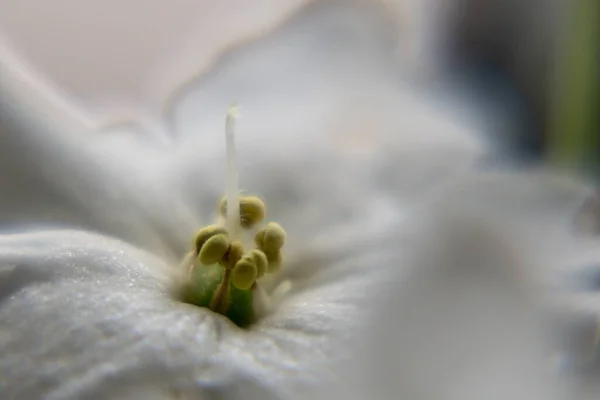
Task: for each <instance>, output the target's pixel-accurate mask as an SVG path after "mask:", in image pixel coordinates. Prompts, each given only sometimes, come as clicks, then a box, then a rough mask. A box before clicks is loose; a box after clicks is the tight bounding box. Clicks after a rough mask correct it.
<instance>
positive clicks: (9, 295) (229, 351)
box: [0, 231, 377, 398]
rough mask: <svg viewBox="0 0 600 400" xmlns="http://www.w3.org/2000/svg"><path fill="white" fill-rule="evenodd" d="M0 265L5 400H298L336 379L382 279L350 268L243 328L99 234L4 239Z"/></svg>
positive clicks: (159, 267)
mask: <svg viewBox="0 0 600 400" xmlns="http://www.w3.org/2000/svg"><path fill="white" fill-rule="evenodd" d="M0 265H2V266H7V267H6V268H4V271H3V272H1V274H2V277H1V278H0V279H2V286H1V288H2V293H0V295H1V298H2V300H1V303H0V326H1V329H0V331H1V332H2V334H0V351H1V352H2V354H3V356H2V357H1V358H0V383H1V384H0V387H1V388H2V390H1V393H2V397H3V398H4V397H6V398H38V397H40V396H42V395H43V396H44V397H46V398H84V397H85V398H89V397H93V398H106V397H110V398H115V397H118V396H125V395H132V394H133V393H135V395H136V397H137V396H138V395H139V394H140V393H154V394H155V395H156V396H159V397H160V395H162V396H163V397H165V396H168V395H169V394H171V395H177V394H179V395H184V396H197V395H199V394H202V393H213V392H219V393H222V394H223V395H226V394H228V393H232V392H235V391H236V390H242V392H243V393H245V394H247V393H253V392H254V393H255V392H257V391H258V392H259V393H263V395H266V396H274V397H275V398H281V397H282V396H285V397H286V398H294V396H297V397H299V398H302V396H301V395H300V394H299V393H307V391H309V390H311V387H313V386H314V385H316V384H317V383H321V382H325V381H327V380H332V379H334V378H335V376H333V375H332V371H331V365H332V364H331V363H332V361H333V360H335V359H337V358H338V357H343V356H344V354H345V352H344V351H342V349H341V348H340V346H341V343H342V342H343V339H344V337H345V336H348V335H349V333H350V332H352V331H353V329H354V328H353V327H354V326H357V325H358V324H360V321H362V319H363V316H362V314H361V312H362V307H361V303H362V301H363V299H364V297H365V293H367V292H368V291H369V290H374V287H373V286H372V285H374V284H375V283H376V279H373V278H372V277H373V276H377V274H372V271H371V272H370V273H369V274H367V273H365V272H364V270H363V272H362V273H357V272H356V271H358V270H356V269H354V271H355V272H354V273H343V274H341V275H339V279H336V280H335V281H334V282H331V281H327V280H326V279H322V280H321V282H322V283H321V284H315V285H313V286H312V288H311V289H310V290H303V291H300V292H298V293H296V294H294V295H292V296H290V297H288V298H287V300H286V301H284V303H283V304H282V305H281V306H280V307H279V309H278V311H277V312H276V313H275V314H273V315H271V316H269V317H267V318H266V319H264V320H262V321H260V322H259V323H258V324H257V325H255V326H253V327H252V328H251V329H249V330H242V329H239V328H237V327H236V326H235V325H233V324H232V323H231V322H229V321H228V320H226V319H225V318H224V317H222V316H219V315H216V314H214V313H212V312H211V311H209V310H207V309H200V308H197V307H194V306H191V305H187V304H183V303H181V302H179V301H177V300H176V298H175V297H174V295H173V292H172V289H173V288H172V285H173V282H174V279H173V277H174V274H173V271H169V269H168V267H169V266H167V265H165V264H164V263H163V262H162V261H160V260H158V259H157V258H155V257H154V256H152V255H150V254H148V253H145V252H143V251H140V250H137V249H135V248H133V247H131V246H129V245H127V244H124V243H123V242H120V241H116V240H113V239H108V238H105V237H102V236H98V235H94V234H90V233H85V232H79V231H48V232H40V233H34V234H19V235H9V236H3V237H2V238H1V239H0ZM9 267H10V268H9ZM332 268H333V269H335V267H332ZM344 268H345V267H344ZM370 277H371V278H370ZM369 288H371V289H369ZM240 385H241V386H240ZM138 390H141V391H138ZM244 397H245V396H244ZM267 398H269V397H267Z"/></svg>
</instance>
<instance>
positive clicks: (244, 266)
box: [231, 257, 258, 290]
mask: <svg viewBox="0 0 600 400" xmlns="http://www.w3.org/2000/svg"><path fill="white" fill-rule="evenodd" d="M257 272H258V271H257V268H256V265H254V262H253V260H252V257H243V258H242V259H241V260H239V261H238V262H237V263H236V264H235V268H234V269H233V274H232V276H231V278H232V282H233V284H234V286H235V287H237V288H238V289H242V290H247V289H250V288H251V287H252V285H253V284H254V282H256V278H257Z"/></svg>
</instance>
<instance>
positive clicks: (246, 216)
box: [219, 196, 266, 228]
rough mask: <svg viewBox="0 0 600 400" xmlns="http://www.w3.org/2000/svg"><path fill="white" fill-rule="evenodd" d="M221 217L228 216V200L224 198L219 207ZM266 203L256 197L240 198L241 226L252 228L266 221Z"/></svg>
mask: <svg viewBox="0 0 600 400" xmlns="http://www.w3.org/2000/svg"><path fill="white" fill-rule="evenodd" d="M219 212H220V213H221V215H223V216H226V215H227V199H226V198H223V199H222V200H221V203H220V205H219ZM265 215H266V208H265V203H263V201H262V200H261V199H259V198H258V197H256V196H242V197H240V224H241V225H242V227H244V228H252V227H253V226H254V225H255V224H257V223H258V222H261V221H262V220H264V219H265Z"/></svg>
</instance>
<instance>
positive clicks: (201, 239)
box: [195, 225, 227, 254]
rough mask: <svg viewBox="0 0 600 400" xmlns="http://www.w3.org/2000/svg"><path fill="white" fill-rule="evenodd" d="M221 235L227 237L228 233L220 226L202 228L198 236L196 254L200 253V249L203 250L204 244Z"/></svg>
mask: <svg viewBox="0 0 600 400" xmlns="http://www.w3.org/2000/svg"><path fill="white" fill-rule="evenodd" d="M219 234H223V235H227V231H226V230H225V228H223V227H222V226H219V225H209V226H205V227H204V228H202V229H201V230H200V232H198V233H197V234H196V240H195V243H196V247H195V249H196V254H199V253H200V249H202V247H203V246H204V243H206V241H207V240H208V239H210V238H211V237H213V236H215V235H219Z"/></svg>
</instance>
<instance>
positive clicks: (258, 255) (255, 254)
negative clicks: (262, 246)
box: [248, 249, 269, 279]
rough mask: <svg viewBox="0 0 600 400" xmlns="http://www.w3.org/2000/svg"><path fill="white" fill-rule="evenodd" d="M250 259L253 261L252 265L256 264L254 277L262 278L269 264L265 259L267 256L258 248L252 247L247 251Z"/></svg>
mask: <svg viewBox="0 0 600 400" xmlns="http://www.w3.org/2000/svg"><path fill="white" fill-rule="evenodd" d="M248 255H249V256H250V257H252V260H253V261H254V265H256V278H257V279H258V278H262V277H263V276H264V275H265V273H266V272H267V268H268V265H269V261H268V260H267V256H266V255H265V253H263V252H262V251H260V250H257V249H254V250H252V251H251V252H250V253H248Z"/></svg>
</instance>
